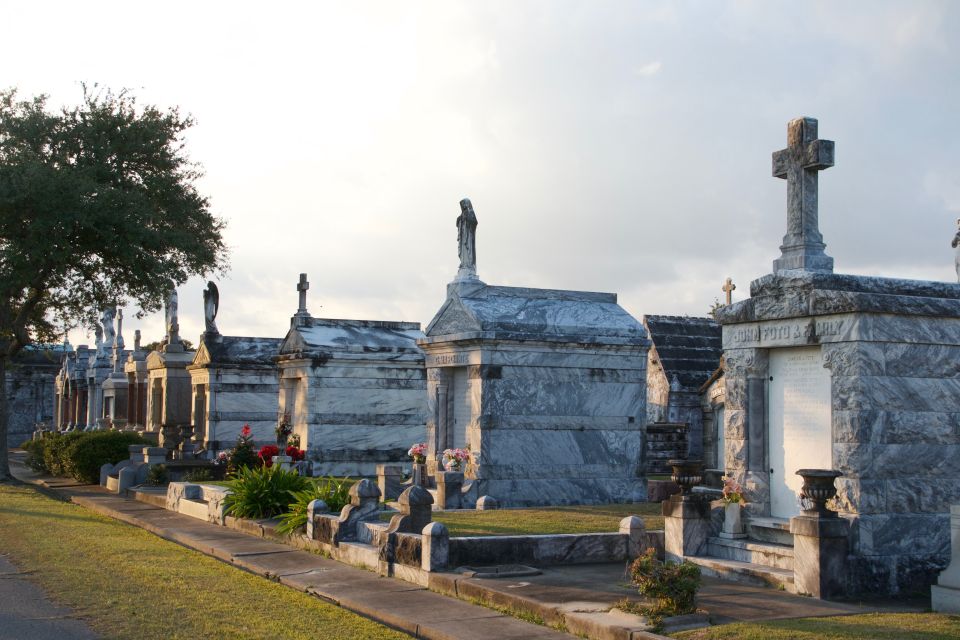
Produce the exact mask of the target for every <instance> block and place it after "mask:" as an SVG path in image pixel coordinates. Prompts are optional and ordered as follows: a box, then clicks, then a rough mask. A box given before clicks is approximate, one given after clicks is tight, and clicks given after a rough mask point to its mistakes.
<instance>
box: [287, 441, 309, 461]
mask: <svg viewBox="0 0 960 640" xmlns="http://www.w3.org/2000/svg"><path fill="white" fill-rule="evenodd" d="M287 457H289V458H290V459H291V460H293V461H294V462H300V461H301V460H303V459H305V458H306V457H307V452H306V451H304V450H303V449H301V448H300V447H295V446H293V445H290V446H289V447H287Z"/></svg>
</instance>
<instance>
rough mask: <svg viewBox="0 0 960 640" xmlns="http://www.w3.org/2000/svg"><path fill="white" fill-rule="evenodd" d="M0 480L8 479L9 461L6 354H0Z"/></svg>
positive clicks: (9, 476)
mask: <svg viewBox="0 0 960 640" xmlns="http://www.w3.org/2000/svg"><path fill="white" fill-rule="evenodd" d="M0 385H2V386H0V482H3V481H4V480H9V479H11V478H12V477H13V476H11V475H10V461H9V459H8V457H7V456H8V455H9V452H8V451H7V425H8V424H9V416H8V415H7V408H8V407H7V356H5V355H0Z"/></svg>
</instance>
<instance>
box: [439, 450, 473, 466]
mask: <svg viewBox="0 0 960 640" xmlns="http://www.w3.org/2000/svg"><path fill="white" fill-rule="evenodd" d="M468 460H470V449H445V450H444V452H443V466H444V467H446V469H447V471H459V470H460V469H462V468H463V464H464V463H465V462H467V461H468Z"/></svg>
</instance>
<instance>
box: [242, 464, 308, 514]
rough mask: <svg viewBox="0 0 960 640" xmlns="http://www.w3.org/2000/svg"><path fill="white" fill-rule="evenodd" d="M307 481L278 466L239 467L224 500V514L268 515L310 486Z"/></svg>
mask: <svg viewBox="0 0 960 640" xmlns="http://www.w3.org/2000/svg"><path fill="white" fill-rule="evenodd" d="M310 484H311V483H310V480H308V479H307V478H304V477H303V476H301V475H300V474H298V473H297V472H296V471H286V470H284V469H283V468H281V467H260V468H257V469H251V468H250V467H240V469H238V470H237V475H236V477H235V478H234V480H233V481H232V482H231V483H230V493H229V494H228V495H227V497H226V498H225V499H224V513H226V514H227V515H230V516H234V517H236V518H270V517H272V516H274V515H276V514H278V513H283V512H285V511H286V510H287V508H288V506H289V505H290V501H291V500H293V499H294V494H296V493H298V492H300V491H306V490H307V489H309V488H310Z"/></svg>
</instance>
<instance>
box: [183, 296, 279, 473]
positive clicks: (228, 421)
mask: <svg viewBox="0 0 960 640" xmlns="http://www.w3.org/2000/svg"><path fill="white" fill-rule="evenodd" d="M203 297H204V320H205V323H206V328H205V331H204V332H203V335H202V336H201V337H200V344H199V345H197V352H196V354H195V355H194V357H193V361H192V362H191V364H190V365H189V366H187V371H188V372H189V374H190V385H191V402H190V407H191V419H190V421H191V424H192V425H193V428H194V438H195V439H196V440H197V442H200V443H202V445H203V447H204V449H206V450H207V451H208V452H209V453H210V454H211V455H212V454H213V453H214V452H215V451H217V450H219V449H228V448H230V447H232V446H233V445H234V444H235V443H236V441H237V437H238V436H239V435H240V430H241V429H242V428H243V425H244V424H249V425H250V429H251V431H252V432H253V438H254V440H255V441H257V442H258V443H262V444H267V443H273V442H275V441H276V433H275V431H274V429H275V427H276V425H277V417H278V416H277V397H278V394H279V386H280V385H279V383H278V381H277V366H276V364H275V362H274V359H275V358H276V356H277V353H278V352H279V350H280V342H281V340H280V338H250V337H242V336H225V335H222V334H221V333H220V331H219V330H218V329H217V325H216V316H217V311H218V310H219V308H220V293H219V291H218V290H217V287H216V285H215V284H214V283H212V282H210V283H208V284H207V289H206V290H205V291H204V296H203Z"/></svg>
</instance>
